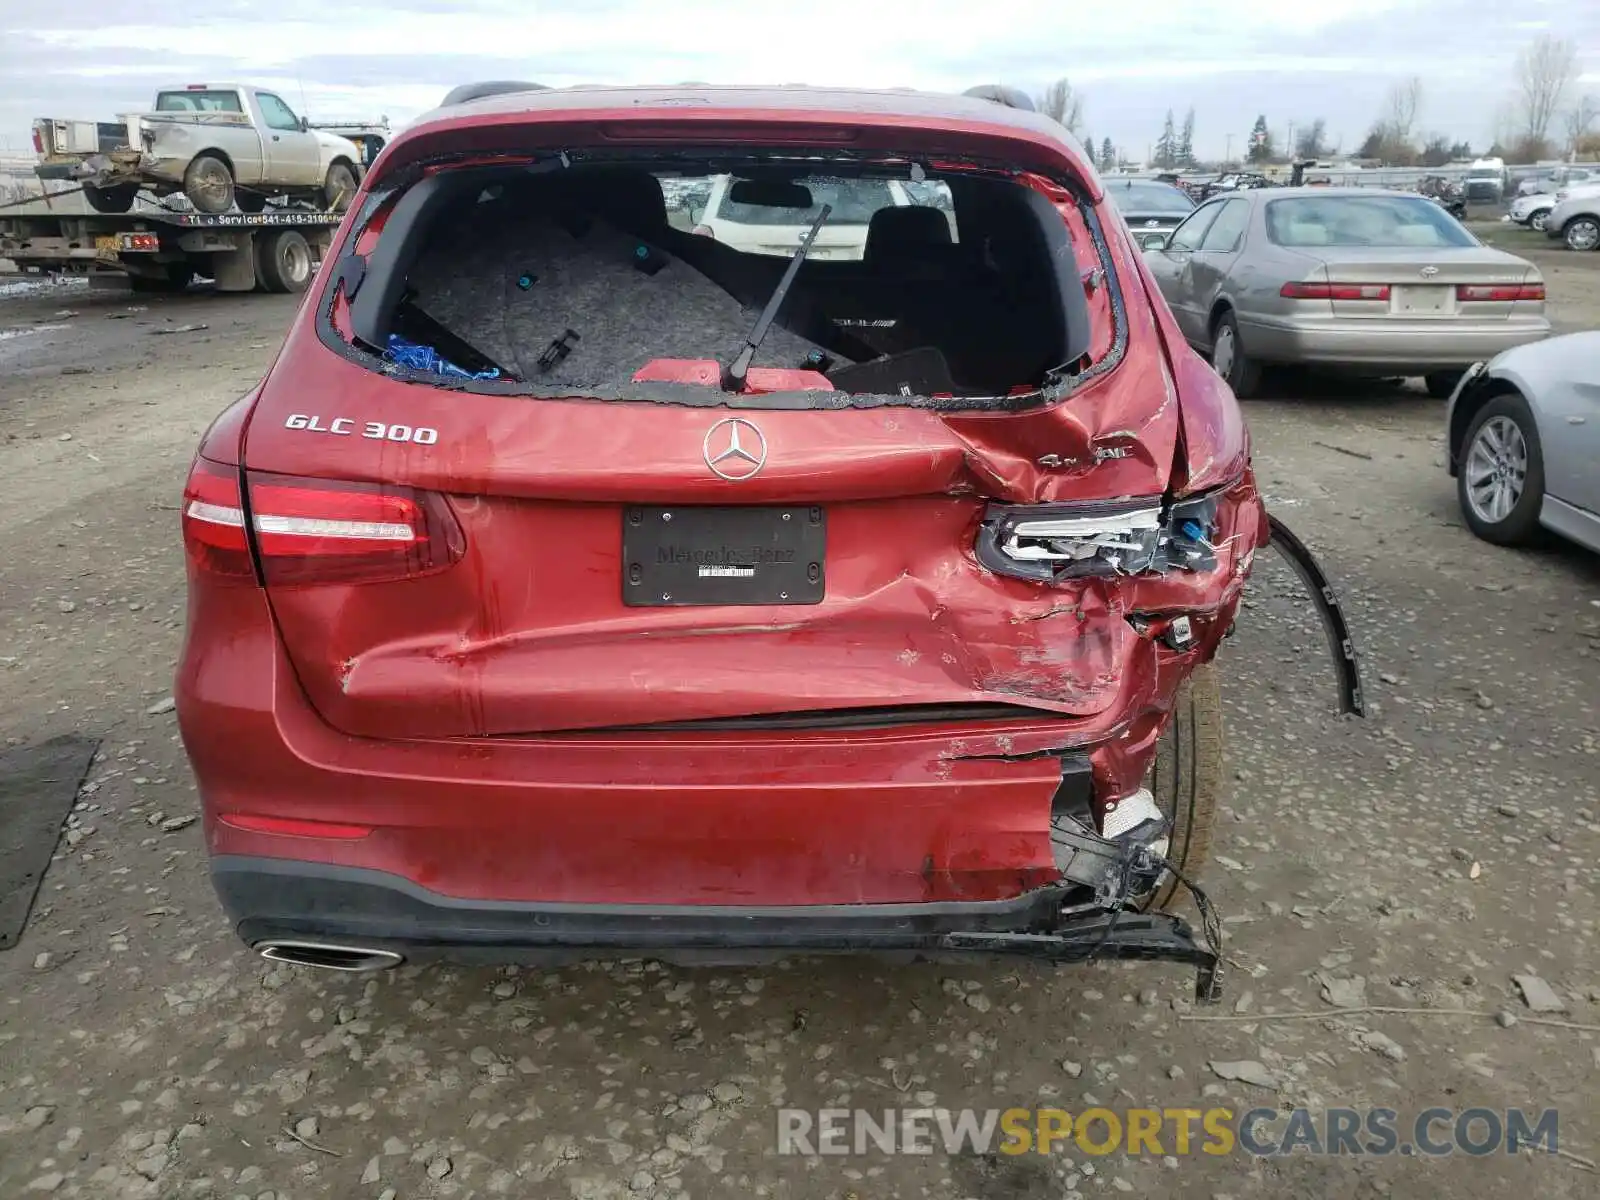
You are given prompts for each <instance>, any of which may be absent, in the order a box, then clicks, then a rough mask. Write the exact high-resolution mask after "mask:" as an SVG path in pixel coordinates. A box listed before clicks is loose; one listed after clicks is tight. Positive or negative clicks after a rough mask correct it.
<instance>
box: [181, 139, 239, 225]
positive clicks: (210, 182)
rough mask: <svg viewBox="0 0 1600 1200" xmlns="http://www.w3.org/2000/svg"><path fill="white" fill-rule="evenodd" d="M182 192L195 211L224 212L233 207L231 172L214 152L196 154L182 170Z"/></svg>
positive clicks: (213, 213)
mask: <svg viewBox="0 0 1600 1200" xmlns="http://www.w3.org/2000/svg"><path fill="white" fill-rule="evenodd" d="M183 194H184V195H185V196H187V197H188V198H189V203H190V204H192V205H194V207H195V211H196V212H203V213H209V214H212V215H215V214H217V213H225V212H227V211H228V210H229V209H230V208H232V207H233V198H234V197H233V172H232V171H231V170H229V169H228V164H227V163H225V162H223V161H222V160H221V159H220V158H218V157H217V156H216V155H214V154H199V155H196V156H195V158H194V161H193V162H191V163H190V164H189V165H188V167H187V168H186V169H185V170H184V172H183Z"/></svg>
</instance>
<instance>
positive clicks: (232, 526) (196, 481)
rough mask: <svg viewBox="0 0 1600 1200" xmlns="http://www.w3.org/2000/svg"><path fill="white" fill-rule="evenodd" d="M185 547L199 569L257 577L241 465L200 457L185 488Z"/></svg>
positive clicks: (193, 563) (232, 575) (195, 462)
mask: <svg viewBox="0 0 1600 1200" xmlns="http://www.w3.org/2000/svg"><path fill="white" fill-rule="evenodd" d="M183 548H184V550H185V552H186V553H187V554H188V555H189V562H190V563H191V565H193V567H194V568H195V569H196V570H197V571H204V572H205V573H207V574H209V575H223V576H228V577H231V578H234V579H254V578H255V568H254V567H253V566H252V565H251V562H250V546H249V543H248V541H247V540H246V538H245V533H244V507H243V506H242V505H241V504H240V502H239V469H238V468H237V467H224V466H222V465H221V464H219V463H214V462H212V461H211V460H210V459H206V458H197V459H195V460H194V466H193V467H191V468H190V469H189V482H188V483H187V484H185V485H184V489H183Z"/></svg>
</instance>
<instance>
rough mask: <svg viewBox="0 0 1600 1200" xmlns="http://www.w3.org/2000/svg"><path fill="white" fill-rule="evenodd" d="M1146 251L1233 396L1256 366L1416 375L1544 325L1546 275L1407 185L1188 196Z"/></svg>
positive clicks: (1442, 383) (1448, 376) (1444, 375)
mask: <svg viewBox="0 0 1600 1200" xmlns="http://www.w3.org/2000/svg"><path fill="white" fill-rule="evenodd" d="M1144 257H1145V262H1146V264H1147V265H1148V266H1149V268H1150V271H1151V274H1153V275H1154V276H1155V280H1156V283H1157V285H1158V286H1159V287H1160V289H1161V293H1162V295H1164V296H1165V297H1166V299H1167V303H1168V304H1169V305H1170V306H1171V308H1172V312H1173V315H1174V316H1175V317H1176V318H1177V320H1178V324H1179V325H1180V326H1181V327H1182V329H1183V333H1184V336H1185V337H1186V338H1187V339H1188V340H1189V342H1190V343H1191V344H1192V345H1193V346H1195V348H1196V349H1198V350H1200V351H1202V352H1204V353H1208V354H1209V355H1210V356H1211V362H1212V365H1213V366H1214V367H1215V368H1216V370H1217V374H1219V375H1221V376H1222V377H1223V378H1224V379H1226V380H1227V381H1228V383H1229V384H1230V385H1231V386H1232V388H1233V390H1234V393H1235V394H1236V395H1239V396H1249V395H1251V394H1253V393H1254V392H1255V391H1256V390H1257V389H1258V388H1259V387H1260V383H1261V373H1262V368H1263V367H1264V366H1270V365H1275V364H1308V365H1314V366H1318V367H1328V368H1333V369H1337V370H1340V371H1344V372H1348V373H1352V374H1358V375H1365V376H1397V375H1398V376H1416V375H1420V376H1422V377H1423V378H1424V379H1425V380H1426V382H1427V385H1428V392H1429V394H1430V395H1433V396H1437V397H1438V398H1440V399H1444V398H1445V397H1446V396H1448V395H1450V392H1451V390H1452V389H1453V388H1454V387H1455V384H1456V382H1457V380H1459V379H1460V377H1461V374H1462V372H1463V371H1465V370H1466V368H1467V367H1468V366H1470V365H1471V364H1472V363H1474V362H1477V361H1480V360H1483V359H1488V358H1493V357H1494V356H1495V355H1496V354H1499V353H1500V352H1501V351H1502V350H1509V349H1511V348H1512V347H1514V346H1521V345H1524V344H1525V343H1528V342H1535V341H1539V340H1540V339H1542V338H1545V337H1547V336H1549V333H1550V322H1549V321H1548V320H1547V319H1546V318H1545V315H1544V279H1543V278H1542V277H1541V276H1540V274H1539V271H1538V268H1536V267H1535V266H1534V265H1533V264H1532V263H1530V262H1528V261H1527V260H1525V259H1521V258H1518V257H1516V256H1515V255H1513V254H1506V253H1504V252H1503V251H1500V250H1493V249H1490V248H1489V247H1487V246H1485V245H1483V244H1482V243H1481V242H1479V241H1478V239H1477V238H1475V237H1473V236H1472V234H1470V233H1469V232H1467V230H1466V229H1465V228H1464V227H1463V226H1462V225H1461V223H1460V222H1459V221H1457V220H1456V219H1455V218H1454V217H1452V216H1450V214H1449V213H1447V212H1445V211H1444V209H1442V208H1440V207H1439V206H1438V205H1437V204H1434V203H1433V202H1432V201H1430V200H1426V199H1424V198H1423V197H1421V196H1417V195H1414V194H1412V193H1409V192H1389V191H1379V190H1377V189H1370V188H1329V187H1306V188H1269V189H1261V190H1258V191H1248V192H1236V193H1232V194H1230V195H1226V196H1218V197H1215V198H1214V199H1211V200H1209V201H1207V202H1206V203H1205V204H1203V205H1201V206H1200V207H1199V208H1197V209H1195V211H1194V213H1193V215H1191V216H1190V217H1189V219H1188V220H1186V221H1185V222H1184V223H1183V224H1182V225H1180V226H1179V227H1178V228H1177V229H1176V230H1174V231H1173V233H1172V236H1171V237H1170V238H1168V239H1167V240H1166V242H1165V244H1164V245H1162V246H1160V247H1152V248H1149V249H1147V250H1146V251H1145V256H1144Z"/></svg>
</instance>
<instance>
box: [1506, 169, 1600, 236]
mask: <svg viewBox="0 0 1600 1200" xmlns="http://www.w3.org/2000/svg"><path fill="white" fill-rule="evenodd" d="M1596 194H1600V180H1596V181H1594V182H1592V183H1587V182H1586V183H1571V184H1568V185H1567V186H1566V187H1562V188H1558V189H1556V190H1555V191H1553V192H1535V193H1533V194H1532V195H1531V196H1518V197H1517V198H1516V199H1515V200H1513V201H1512V202H1511V219H1512V220H1513V221H1515V222H1517V224H1519V225H1526V226H1527V227H1528V228H1529V229H1534V230H1537V231H1538V232H1540V233H1544V232H1545V224H1546V222H1548V221H1549V219H1550V214H1551V212H1552V211H1554V209H1555V207H1556V205H1558V204H1561V203H1562V202H1564V201H1566V200H1573V199H1578V198H1580V197H1584V196H1592V195H1596Z"/></svg>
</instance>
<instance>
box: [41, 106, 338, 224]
mask: <svg viewBox="0 0 1600 1200" xmlns="http://www.w3.org/2000/svg"><path fill="white" fill-rule="evenodd" d="M33 143H34V148H35V149H36V150H38V152H39V155H40V162H39V165H38V166H37V167H35V168H34V169H35V172H36V173H37V174H38V176H39V177H40V178H41V179H66V180H70V181H72V182H74V183H79V184H82V185H83V194H84V197H85V198H86V199H87V200H88V202H89V206H90V207H91V208H93V209H94V210H95V211H96V212H101V213H125V212H127V211H128V210H129V209H131V208H132V207H133V202H134V198H135V197H136V196H137V195H138V193H139V192H140V190H148V191H150V192H153V193H154V194H155V195H157V196H169V195H172V194H173V193H175V192H181V193H182V194H183V195H184V196H185V197H187V198H188V200H189V203H190V204H192V205H193V206H194V208H195V210H196V211H198V212H202V213H207V214H217V213H225V212H227V211H229V210H230V209H232V208H233V207H234V205H235V203H237V205H238V207H239V211H240V212H247V213H258V212H261V211H262V210H263V209H264V208H265V207H266V204H267V201H268V200H269V199H271V198H272V197H274V196H289V197H294V198H297V199H310V200H314V201H319V202H321V203H322V204H325V205H326V206H327V207H329V208H332V209H334V210H335V211H343V210H344V209H345V208H346V207H348V205H349V203H350V200H351V197H353V196H354V195H355V192H356V185H357V182H358V181H359V179H360V176H361V170H362V167H361V164H362V152H361V149H360V148H359V147H357V146H356V144H355V143H354V142H352V141H350V140H349V139H348V138H343V137H338V136H336V135H334V134H331V133H326V132H324V131H322V130H318V129H312V128H311V127H310V126H309V124H308V123H307V122H306V120H305V119H304V118H303V117H298V116H296V115H295V113H294V110H293V109H291V108H290V107H289V105H288V104H286V103H285V102H284V100H283V98H282V97H281V96H279V95H278V94H277V93H276V92H271V91H268V90H266V89H265V88H256V87H249V86H247V85H244V84H235V83H194V84H189V85H188V86H187V87H181V88H167V89H163V90H162V91H159V92H157V93H156V99H155V107H154V109H153V111H151V112H146V113H137V114H133V115H129V116H126V117H124V118H123V119H122V120H121V121H120V122H95V121H62V120H57V119H54V118H49V117H44V118H40V119H39V120H36V121H35V122H34V123H33Z"/></svg>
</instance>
